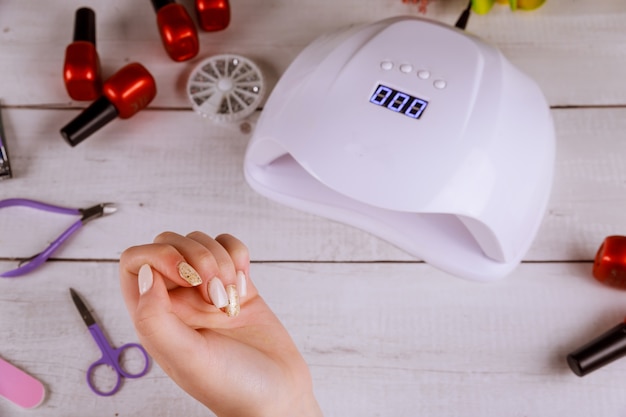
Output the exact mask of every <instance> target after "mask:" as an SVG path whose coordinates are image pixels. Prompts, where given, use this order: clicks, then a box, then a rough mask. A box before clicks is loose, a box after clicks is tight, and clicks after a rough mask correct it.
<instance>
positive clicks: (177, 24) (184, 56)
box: [151, 0, 200, 62]
mask: <svg viewBox="0 0 626 417" xmlns="http://www.w3.org/2000/svg"><path fill="white" fill-rule="evenodd" d="M151 1H152V6H154V10H155V11H156V13H157V26H158V27H159V33H160V35H161V40H162V41H163V46H164V47H165V51H166V52H167V54H168V55H169V56H170V58H172V59H173V60H174V61H178V62H180V61H187V60H188V59H191V58H193V57H194V56H196V55H197V54H198V51H199V49H200V43H199V42H198V32H197V31H196V26H195V25H194V23H193V20H191V16H189V13H187V10H186V9H185V7H184V6H182V5H180V4H177V3H176V2H175V1H174V0H151Z"/></svg>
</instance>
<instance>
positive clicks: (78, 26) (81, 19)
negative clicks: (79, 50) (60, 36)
mask: <svg viewBox="0 0 626 417" xmlns="http://www.w3.org/2000/svg"><path fill="white" fill-rule="evenodd" d="M74 41H87V42H91V43H93V44H94V45H95V44H96V14H95V13H94V11H93V10H91V9H90V8H89V7H81V8H80V9H78V10H76V17H75V19H74Z"/></svg>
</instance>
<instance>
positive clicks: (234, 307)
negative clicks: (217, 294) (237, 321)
mask: <svg viewBox="0 0 626 417" xmlns="http://www.w3.org/2000/svg"><path fill="white" fill-rule="evenodd" d="M226 294H227V295H228V305H227V306H226V308H225V309H224V311H225V312H226V314H228V317H237V315H238V314H239V311H240V310H241V308H240V306H239V293H238V292H237V287H236V286H235V285H228V286H227V287H226Z"/></svg>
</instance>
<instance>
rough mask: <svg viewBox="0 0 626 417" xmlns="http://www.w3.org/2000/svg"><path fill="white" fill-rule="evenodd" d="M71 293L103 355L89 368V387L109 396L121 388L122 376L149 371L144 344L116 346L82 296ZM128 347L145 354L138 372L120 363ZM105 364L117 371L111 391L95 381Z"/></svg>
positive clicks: (142, 373) (148, 361) (137, 374)
mask: <svg viewBox="0 0 626 417" xmlns="http://www.w3.org/2000/svg"><path fill="white" fill-rule="evenodd" d="M70 293H71V294H72V301H74V304H76V308H77V309H78V312H79V313H80V315H81V317H82V318H83V321H84V322H85V324H86V325H87V328H88V329H89V332H90V333H91V336H92V337H93V338H94V340H95V341H96V344H97V345H98V347H99V348H100V351H101V352H102V357H101V358H100V359H98V360H97V361H95V362H94V363H92V364H91V366H89V368H88V369H87V384H88V385H89V388H91V390H92V391H93V392H95V393H96V394H98V395H101V396H103V397H107V396H109V395H113V394H115V393H116V392H117V391H118V390H119V389H120V385H121V383H122V377H125V378H139V377H141V376H144V375H145V374H146V373H147V372H148V368H149V367H150V360H149V358H148V353H147V352H146V350H145V349H144V348H143V346H141V345H140V344H138V343H126V344H125V345H122V346H121V347H119V348H114V347H113V346H112V345H111V343H110V342H109V341H108V340H107V338H106V336H105V335H104V333H103V332H102V330H101V329H100V326H98V324H97V323H96V320H95V319H94V318H93V316H92V315H91V313H89V310H88V309H87V306H86V305H85V303H84V302H83V300H82V299H81V298H80V296H79V295H78V293H77V292H76V291H74V290H73V289H72V288H70ZM128 349H138V350H139V351H140V352H141V353H142V354H143V357H144V366H143V368H142V369H141V370H140V371H139V372H138V373H133V372H129V371H128V370H126V369H124V365H123V364H122V363H120V358H121V357H122V355H123V353H124V351H126V350H128ZM103 365H108V366H109V367H111V368H113V370H114V371H115V372H116V373H117V382H116V383H115V386H114V387H113V388H112V389H111V390H109V391H103V390H101V389H100V388H98V386H97V384H96V383H94V382H93V377H94V374H95V372H96V369H97V368H98V367H100V366H103Z"/></svg>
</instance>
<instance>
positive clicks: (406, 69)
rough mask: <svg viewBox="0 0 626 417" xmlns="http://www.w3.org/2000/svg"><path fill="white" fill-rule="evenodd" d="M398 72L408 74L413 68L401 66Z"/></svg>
mask: <svg viewBox="0 0 626 417" xmlns="http://www.w3.org/2000/svg"><path fill="white" fill-rule="evenodd" d="M400 71H402V72H403V73H405V74H408V73H409V72H411V71H413V66H412V65H410V64H402V65H400Z"/></svg>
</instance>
